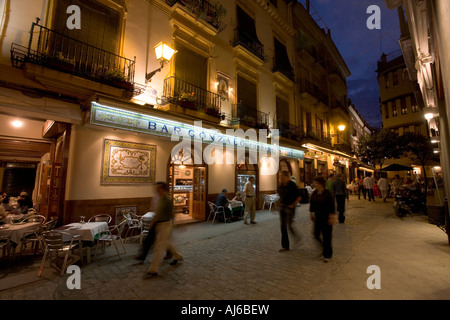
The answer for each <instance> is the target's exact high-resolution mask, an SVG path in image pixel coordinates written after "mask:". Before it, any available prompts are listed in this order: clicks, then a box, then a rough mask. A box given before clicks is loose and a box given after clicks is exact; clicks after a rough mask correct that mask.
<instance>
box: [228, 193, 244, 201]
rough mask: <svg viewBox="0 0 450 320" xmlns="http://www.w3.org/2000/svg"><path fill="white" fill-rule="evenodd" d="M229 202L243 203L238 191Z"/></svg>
mask: <svg viewBox="0 0 450 320" xmlns="http://www.w3.org/2000/svg"><path fill="white" fill-rule="evenodd" d="M231 201H241V202H242V201H243V199H242V196H241V193H240V192H239V191H238V192H236V195H235V196H234V198H233V199H232V200H231Z"/></svg>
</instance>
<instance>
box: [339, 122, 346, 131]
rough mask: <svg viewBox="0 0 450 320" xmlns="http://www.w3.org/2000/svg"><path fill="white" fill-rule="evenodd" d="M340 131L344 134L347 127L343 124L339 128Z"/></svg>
mask: <svg viewBox="0 0 450 320" xmlns="http://www.w3.org/2000/svg"><path fill="white" fill-rule="evenodd" d="M338 129H339V131H340V132H343V131H344V130H345V125H343V124H341V125H340V126H338Z"/></svg>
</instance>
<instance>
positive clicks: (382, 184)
mask: <svg viewBox="0 0 450 320" xmlns="http://www.w3.org/2000/svg"><path fill="white" fill-rule="evenodd" d="M378 187H379V188H380V191H381V198H383V202H386V200H387V196H388V194H389V184H388V181H387V179H386V173H384V172H383V173H382V174H381V178H380V180H379V181H378Z"/></svg>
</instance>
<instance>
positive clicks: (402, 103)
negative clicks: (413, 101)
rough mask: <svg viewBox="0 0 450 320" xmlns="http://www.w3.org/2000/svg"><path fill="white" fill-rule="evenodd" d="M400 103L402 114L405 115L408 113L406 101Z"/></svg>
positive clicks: (401, 100) (402, 100) (403, 99)
mask: <svg viewBox="0 0 450 320" xmlns="http://www.w3.org/2000/svg"><path fill="white" fill-rule="evenodd" d="M400 103H401V111H402V114H407V113H408V107H407V106H406V99H405V98H402V99H400Z"/></svg>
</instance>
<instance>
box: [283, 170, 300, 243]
mask: <svg viewBox="0 0 450 320" xmlns="http://www.w3.org/2000/svg"><path fill="white" fill-rule="evenodd" d="M278 194H279V195H280V226H281V249H280V252H285V251H289V234H288V230H289V231H290V232H291V233H292V235H293V236H294V237H295V238H297V240H298V234H297V232H296V231H295V230H294V229H293V228H292V222H293V220H294V215H295V207H296V206H297V203H298V202H299V201H300V198H299V192H298V188H297V185H296V184H295V182H294V181H292V180H291V178H290V177H289V172H287V171H282V172H281V184H280V188H279V190H278Z"/></svg>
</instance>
